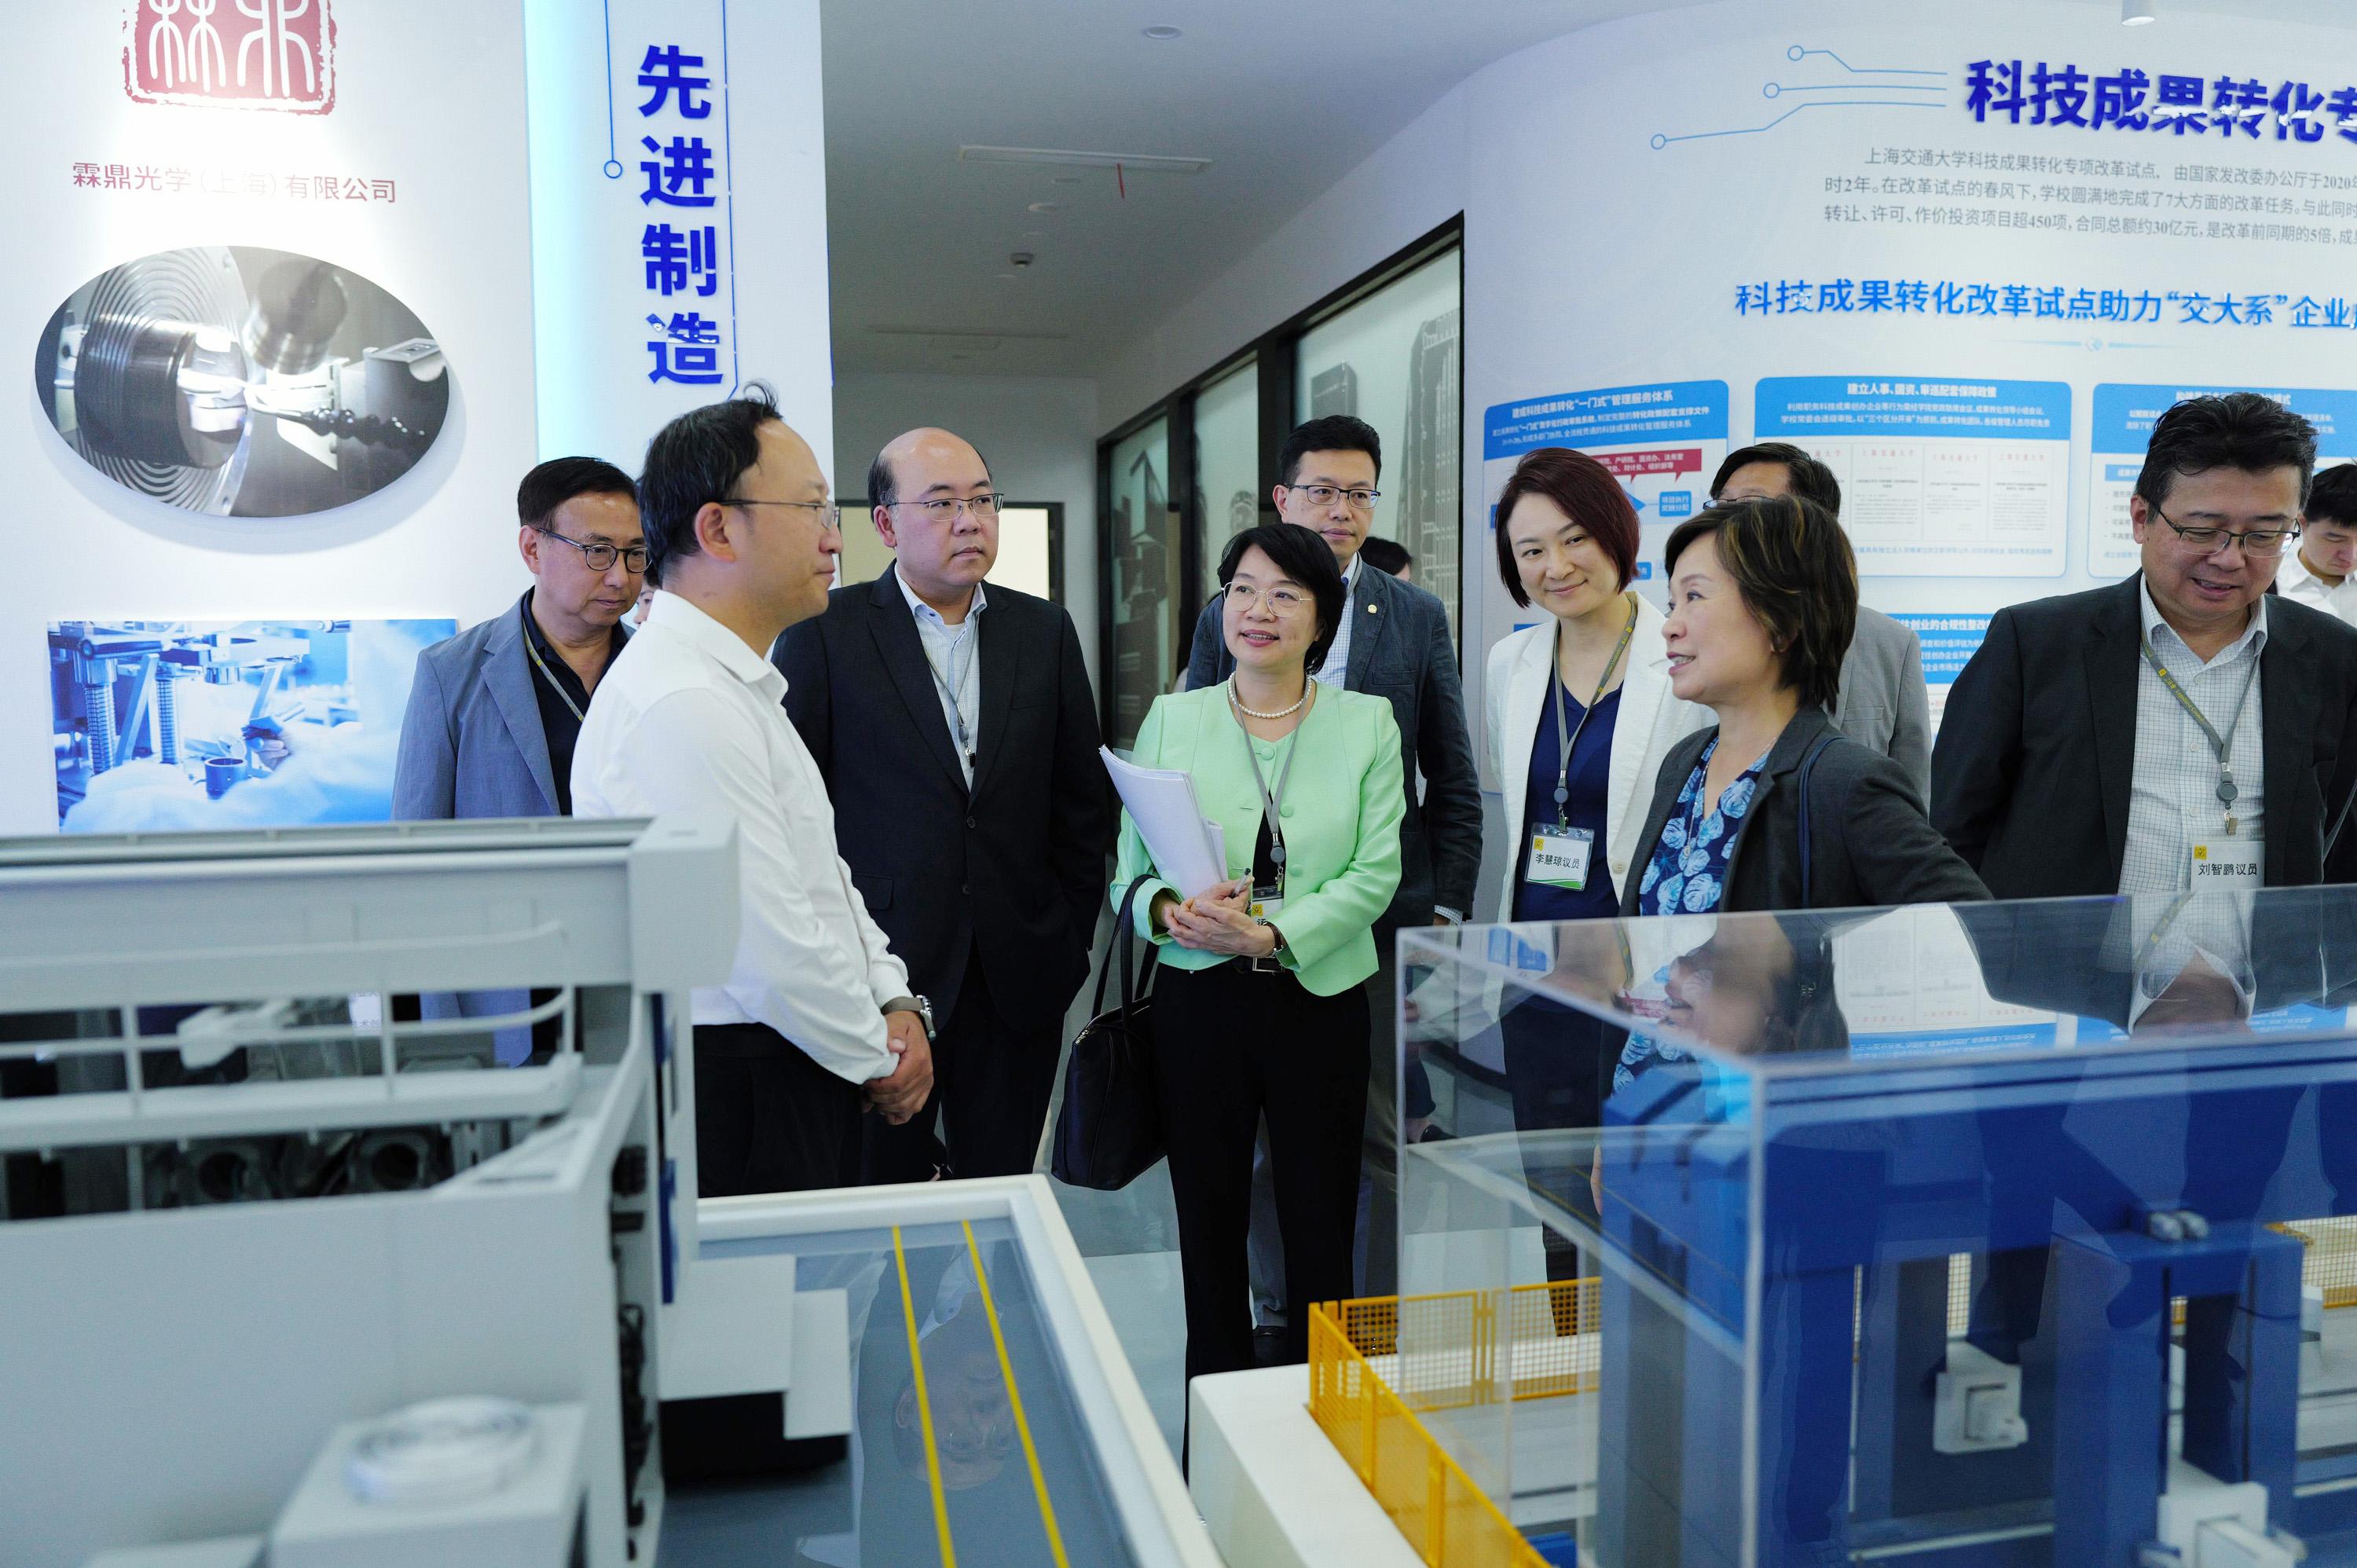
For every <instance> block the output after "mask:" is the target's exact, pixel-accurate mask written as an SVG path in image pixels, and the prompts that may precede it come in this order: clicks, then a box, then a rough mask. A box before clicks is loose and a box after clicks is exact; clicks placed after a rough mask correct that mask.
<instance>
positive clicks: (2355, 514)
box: [2276, 463, 2357, 626]
mask: <svg viewBox="0 0 2357 1568" xmlns="http://www.w3.org/2000/svg"><path fill="white" fill-rule="evenodd" d="M2352 576H2357V463H2341V464H2339V465H2337V466H2335V467H2330V468H2327V469H2325V470H2324V472H2322V473H2320V474H2319V475H2317V476H2316V482H2315V483H2314V484H2312V485H2310V486H2309V488H2308V505H2307V507H2306V508H2305V509H2304V510H2302V512H2301V514H2300V523H2299V547H2298V549H2297V550H2295V551H2293V552H2292V553H2290V554H2288V555H2287V556H2285V557H2284V564H2282V565H2281V566H2278V567H2276V592H2277V593H2279V594H2281V595H2283V596H2284V597H2286V598H2287V599H2298V601H2299V602H2300V603H2302V604H2304V605H2314V606H2315V607H2317V608H2318V609H2320V610H2322V611H2324V612H2325V613H2326V614H2328V615H2336V616H2339V617H2340V618H2341V619H2342V620H2345V621H2348V622H2349V623H2350V624H2352V626H2357V583H2353V582H2352V581H2350V579H2351V578H2352Z"/></svg>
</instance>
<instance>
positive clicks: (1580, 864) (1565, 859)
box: [1523, 828, 1596, 893]
mask: <svg viewBox="0 0 2357 1568" xmlns="http://www.w3.org/2000/svg"><path fill="white" fill-rule="evenodd" d="M1595 853H1596V834H1595V833H1594V832H1591V831H1590V830H1588V829H1587V828H1552V829H1550V828H1541V829H1540V830H1538V831H1537V832H1534V833H1533V834H1531V862H1530V867H1529V869H1528V870H1526V871H1524V872H1523V881H1525V882H1529V883H1534V884H1535V885H1536V886H1541V887H1560V888H1562V889H1564V890H1565V891H1566V892H1567V893H1583V892H1586V891H1587V864H1588V860H1589V858H1590V857H1591V856H1592V855H1593V854H1595Z"/></svg>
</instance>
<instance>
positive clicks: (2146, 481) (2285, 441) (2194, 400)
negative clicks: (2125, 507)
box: [2136, 392, 2316, 507]
mask: <svg viewBox="0 0 2357 1568" xmlns="http://www.w3.org/2000/svg"><path fill="white" fill-rule="evenodd" d="M2212 468H2240V469H2242V470H2244V472H2245V473H2252V474H2259V473H2265V472H2266V470H2268V469H2269V468H2297V469H2298V470H2299V499H2300V504H2301V505H2302V506H2303V507H2305V506H2306V505H2307V504H2308V488H2309V480H2310V479H2312V478H2314V477H2315V474H2316V426H2314V425H2313V424H2309V422H2308V421H2307V420H2305V419H2302V418H2301V417H2300V416H2299V415H2298V414H2296V413H2293V412H2292V411H2291V410H2289V409H2287V408H2286V407H2285V406H2284V405H2283V404H2281V403H2277V402H2276V400H2275V399H2273V398H2271V397H2261V396H2260V395H2259V394H2258V393H2256V392H2227V393H2225V394H2223V395H2222V396H2218V397H2189V398H2187V399H2186V400H2185V401H2184V402H2182V403H2173V404H2171V405H2170V406H2169V410H2168V412H2166V413H2163V414H2162V415H2161V416H2160V417H2159V418H2158V419H2157V420H2155V421H2153V425H2152V439H2151V440H2150V441H2148V442H2147V443H2146V444H2145V449H2144V467H2143V468H2142V470H2140V471H2139V472H2138V473H2137V475H2136V494H2138V495H2140V496H2142V497H2143V498H2144V499H2145V504H2146V505H2147V506H2158V505H2160V503H2161V502H2163V501H2165V500H2167V499H2169V489H2170V487H2171V486H2173V485H2174V484H2176V482H2177V476H2179V474H2187V475H2191V474H2205V473H2208V472H2209V471H2210V470H2211V469H2212Z"/></svg>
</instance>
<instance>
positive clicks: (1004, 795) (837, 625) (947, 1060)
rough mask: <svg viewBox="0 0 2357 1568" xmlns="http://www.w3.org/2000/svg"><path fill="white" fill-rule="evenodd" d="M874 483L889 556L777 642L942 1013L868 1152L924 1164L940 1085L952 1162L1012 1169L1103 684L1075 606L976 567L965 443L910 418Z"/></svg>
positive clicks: (975, 462)
mask: <svg viewBox="0 0 2357 1568" xmlns="http://www.w3.org/2000/svg"><path fill="white" fill-rule="evenodd" d="M867 499H868V502H869V505H870V508H871V510H870V516H871V517H872V519H873V520H874V523H875V527H876V529H877V532H879V533H880V534H882V536H883V539H884V542H885V543H886V544H888V545H890V546H891V547H892V549H893V551H894V552H895V553H896V560H895V562H894V564H893V566H892V568H891V569H890V570H889V571H887V572H886V573H885V574H884V575H882V576H881V577H878V578H877V579H876V581H874V582H872V583H859V584H856V585H849V586H845V587H840V588H837V589H835V590H834V595H833V596H832V597H831V599H830V600H829V602H828V605H827V607H826V612H825V613H824V614H823V615H821V616H819V617H817V618H814V619H811V620H806V621H802V622H800V623H799V624H797V625H794V626H791V627H788V628H786V632H785V635H784V636H782V637H780V639H778V643H777V647H776V648H775V650H773V651H772V652H771V654H770V659H771V660H772V661H773V662H774V663H775V664H776V665H777V667H778V669H779V670H780V671H782V672H783V673H784V675H785V677H786V714H787V716H788V717H790V718H791V719H792V720H793V723H794V727H795V728H796V729H797V730H799V731H801V732H802V740H803V742H804V744H806V745H807V746H809V747H810V753H811V757H813V760H815V761H816V762H817V763H818V767H819V771H820V772H821V773H822V774H823V775H824V776H825V778H826V786H827V794H828V796H829V798H830V799H831V800H833V802H834V828H835V844H836V848H837V849H838V850H839V851H840V853H841V854H842V855H843V859H844V862H845V864H846V865H849V866H850V867H851V875H852V881H853V883H854V885H855V886H857V887H858V889H859V892H860V894H861V896H862V897H863V898H864V899H865V900H866V905H867V911H868V913H869V915H870V916H872V917H873V918H874V919H875V921H876V923H877V926H879V927H881V928H882V929H883V931H884V933H885V935H886V936H888V937H889V938H890V939H891V943H892V951H893V952H894V953H895V954H897V955H898V956H899V958H900V960H901V961H903V962H904V963H906V964H907V965H908V966H909V984H910V986H911V987H912V988H913V989H915V990H916V991H917V992H919V993H921V994H923V995H924V996H926V997H927V998H929V999H930V1000H931V1003H932V1005H933V1014H934V1017H935V1019H936V1021H937V1025H936V1028H937V1032H936V1034H935V1036H934V1039H933V1098H932V1100H931V1101H929V1102H928V1103H927V1104H926V1106H925V1108H924V1110H923V1111H921V1112H919V1113H918V1114H917V1115H916V1116H915V1117H913V1118H911V1119H910V1120H909V1122H907V1123H906V1124H905V1125H902V1126H891V1125H888V1124H887V1123H886V1122H884V1120H883V1119H882V1118H880V1117H870V1118H868V1122H867V1129H866V1157H865V1160H864V1162H863V1169H864V1174H865V1176H866V1179H867V1180H869V1181H872V1182H892V1181H922V1180H924V1179H926V1178H927V1177H929V1176H933V1175H935V1174H937V1173H938V1171H939V1168H940V1165H941V1163H942V1161H941V1154H942V1144H941V1142H939V1141H937V1140H936V1138H935V1135H934V1133H933V1127H934V1123H935V1121H936V1110H937V1109H938V1112H939V1121H940V1123H941V1127H942V1133H944V1134H945V1137H946V1143H947V1144H948V1159H947V1164H948V1166H949V1170H950V1173H951V1174H952V1175H955V1176H1022V1175H1028V1173H1029V1172H1030V1170H1031V1168H1032V1165H1033V1164H1034V1162H1035V1160H1036V1159H1037V1156H1038V1154H1039V1133H1040V1130H1041V1128H1042V1127H1043V1126H1045V1124H1046V1122H1047V1115H1048V1100H1049V1091H1050V1090H1052V1088H1053V1087H1054V1083H1055V1075H1056V1062H1057V1058H1058V1056H1059V1054H1060V1051H1061V1048H1062V1046H1063V1023H1064V1010H1065V1009H1066V1008H1068V1007H1070V1006H1071V1002H1072V997H1073V995H1074V994H1075V993H1077V992H1078V991H1079V989H1080V986H1081V983H1082V981H1083V980H1084V979H1086V978H1087V975H1088V961H1089V943H1090V940H1091V939H1092V937H1093V935H1094V934H1095V931H1096V921H1097V911H1098V909H1099V908H1101V907H1102V905H1103V900H1104V886H1105V875H1106V868H1105V856H1106V854H1107V853H1108V852H1109V851H1110V850H1111V849H1112V847H1113V835H1114V811H1113V791H1112V788H1111V786H1110V784H1109V783H1108V782H1107V780H1106V778H1105V770H1104V764H1103V761H1102V760H1101V759H1100V758H1099V757H1098V756H1097V746H1098V732H1097V720H1096V699H1095V698H1094V696H1093V695H1092V693H1091V692H1090V689H1089V680H1088V673H1087V671H1086V668H1085V667H1084V666H1083V665H1082V661H1081V639H1080V637H1079V634H1078V633H1076V632H1075V631H1074V630H1073V628H1072V620H1071V617H1070V616H1069V615H1067V614H1065V613H1064V611H1063V610H1062V609H1060V608H1059V607H1057V606H1055V605H1053V604H1050V603H1049V602H1048V601H1047V600H1045V599H1040V598H1034V597H1033V596H1030V595H1028V594H1022V593H1017V592H1016V591H1015V590H1014V589H1012V588H1009V587H1006V586H1004V585H999V584H995V583H990V584H986V583H985V581H984V579H985V577H987V576H988V575H989V573H990V569H991V566H992V564H993V563H994V562H995V561H996V558H997V554H998V511H999V502H1000V497H999V494H998V489H997V486H996V484H995V483H994V482H993V481H992V478H991V475H990V468H989V466H988V465H987V464H986V463H985V462H984V461H983V458H982V454H980V453H979V452H977V451H975V450H974V447H973V446H972V445H970V444H969V443H967V442H965V441H963V440H961V439H960V438H959V437H957V436H955V435H951V434H950V433H949V432H948V431H946V430H912V431H910V432H909V433H908V434H907V435H903V436H901V437H899V439H898V440H896V441H894V442H892V443H891V444H890V445H889V446H886V447H885V448H884V450H883V451H882V452H881V453H880V454H878V455H877V458H876V462H875V465H874V466H873V467H871V468H870V469H869V470H868V475H867ZM845 525H846V526H849V520H848V519H846V520H845Z"/></svg>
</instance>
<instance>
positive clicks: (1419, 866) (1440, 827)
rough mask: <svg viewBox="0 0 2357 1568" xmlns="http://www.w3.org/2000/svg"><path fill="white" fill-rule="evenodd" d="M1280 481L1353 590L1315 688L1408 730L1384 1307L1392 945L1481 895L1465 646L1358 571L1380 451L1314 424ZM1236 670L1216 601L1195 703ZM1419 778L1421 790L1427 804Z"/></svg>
mask: <svg viewBox="0 0 2357 1568" xmlns="http://www.w3.org/2000/svg"><path fill="white" fill-rule="evenodd" d="M1277 472H1278V482H1277V485H1276V487H1275V489H1274V490H1273V491H1272V492H1271V493H1272V494H1273V496H1274V497H1275V501H1276V510H1277V515H1278V516H1279V517H1282V518H1283V519H1284V520H1285V521H1287V522H1290V523H1293V524H1295V525H1297V526H1298V527H1301V528H1307V529H1308V530H1310V531H1311V532H1315V533H1317V534H1318V535H1319V536H1321V537H1322V538H1324V540H1325V541H1326V544H1327V547H1328V548H1329V549H1330V550H1332V551H1333V553H1334V559H1335V562H1336V564H1339V565H1340V567H1341V568H1342V576H1343V582H1344V584H1345V585H1346V586H1347V587H1348V588H1349V590H1350V596H1349V598H1348V599H1347V600H1346V601H1345V603H1344V605H1343V607H1342V629H1341V631H1340V633H1339V634H1338V635H1337V636H1336V637H1335V639H1334V646H1333V648H1332V649H1331V650H1329V652H1328V654H1327V656H1326V663H1325V666H1324V668H1322V669H1321V670H1319V671H1318V680H1320V681H1328V682H1333V681H1339V682H1340V684H1341V685H1342V686H1343V687H1344V688H1345V689H1346V690H1349V691H1352V692H1367V693H1372V694H1374V695H1376V696H1379V697H1383V698H1387V699H1388V700H1389V701H1390V703H1391V704H1392V716H1393V717H1394V718H1396V719H1397V720H1398V721H1399V732H1400V753H1401V759H1402V761H1403V762H1404V763H1405V767H1404V768H1403V769H1402V772H1403V775H1404V778H1405V789H1406V792H1407V817H1406V820H1405V822H1402V823H1401V824H1400V885H1399V892H1398V894H1397V895H1396V896H1395V897H1394V898H1393V899H1392V906H1391V908H1389V909H1387V910H1385V911H1384V912H1383V918H1381V919H1380V920H1378V921H1376V922H1375V950H1376V952H1377V953H1378V955H1379V956H1380V957H1381V959H1382V967H1381V968H1380V969H1378V970H1377V971H1376V972H1375V974H1374V978H1373V979H1372V980H1370V981H1369V982H1368V983H1367V989H1368V1003H1369V1012H1370V1014H1371V1015H1372V1018H1373V1020H1374V1028H1373V1031H1372V1041H1371V1046H1372V1048H1371V1049H1370V1051H1369V1053H1368V1063H1369V1069H1370V1072H1371V1074H1372V1077H1371V1079H1370V1081H1369V1085H1368V1094H1367V1127H1366V1140H1365V1162H1364V1164H1365V1169H1366V1173H1367V1175H1368V1176H1369V1177H1370V1178H1371V1179H1372V1184H1373V1190H1374V1197H1375V1202H1374V1206H1373V1208H1372V1210H1371V1211H1370V1213H1369V1216H1368V1220H1367V1224H1366V1226H1365V1228H1364V1237H1365V1246H1366V1268H1365V1271H1364V1278H1363V1280H1362V1281H1361V1294H1366V1295H1387V1294H1391V1292H1392V1291H1393V1290H1394V1288H1395V1285H1394V1282H1395V1278H1396V1275H1395V1269H1396V1260H1394V1258H1393V1257H1392V1248H1393V1240H1394V1235H1393V1219H1392V1216H1391V1211H1390V1206H1389V1199H1390V1196H1391V1194H1392V1192H1393V1190H1394V1187H1395V1186H1396V1182H1397V1177H1398V1173H1397V1171H1396V1170H1395V1169H1394V1165H1395V1161H1396V1158H1397V1147H1398V1138H1399V1128H1398V1106H1397V1103H1396V1101H1397V1100H1398V1094H1397V1092H1396V1090H1395V1088H1394V1080H1395V1078H1396V1076H1397V1073H1398V1070H1399V1064H1398V1061H1397V1059H1396V1055H1397V1053H1396V1047H1395V1042H1394V1039H1393V1033H1394V1014H1395V1012H1396V1009H1397V1005H1398V1004H1397V1003H1396V1001H1395V1000H1394V984H1395V971H1394V958H1393V955H1394V951H1395V950H1396V949H1395V945H1394V941H1393V940H1392V939H1393V933H1394V932H1395V931H1397V930H1399V929H1402V928H1403V927H1415V926H1428V925H1432V924H1435V923H1441V924H1447V923H1451V922H1459V923H1461V922H1462V921H1463V920H1464V918H1465V916H1466V913H1467V911H1469V910H1470V909H1471V908H1473V889H1474V885H1475V884H1476V882H1478V881H1479V879H1480V874H1481V779H1480V773H1479V771H1478V770H1477V769H1476V768H1475V765H1474V761H1473V739H1472V736H1471V735H1470V734H1469V732H1468V731H1467V729H1466V725H1465V692H1464V688H1463V686H1462V685H1461V684H1460V683H1459V682H1458V674H1457V644H1456V640H1455V639H1454V638H1453V637H1452V636H1451V635H1450V632H1449V629H1448V611H1446V610H1445V609H1443V608H1442V607H1441V604H1440V601H1439V600H1438V599H1437V598H1435V597H1433V596H1431V595H1430V594H1428V593H1426V592H1425V591H1424V590H1423V589H1422V588H1419V587H1415V586H1414V585H1411V584H1407V583H1403V582H1401V581H1399V580H1398V579H1397V578H1395V577H1392V576H1389V575H1385V574H1384V573H1382V572H1379V571H1377V570H1376V569H1375V568H1374V567H1372V566H1370V565H1368V564H1365V563H1364V562H1362V561H1361V560H1360V559H1359V549H1360V546H1361V545H1362V544H1364V543H1365V542H1366V538H1367V530H1368V528H1369V526H1370V525H1372V523H1373V521H1374V510H1375V499H1376V497H1377V495H1378V493H1379V492H1378V491H1377V490H1376V489H1375V485H1376V482H1377V480H1378V479H1380V478H1381V477H1382V473H1383V441H1382V438H1381V437H1380V436H1378V435H1376V434H1375V432H1374V429H1373V428H1372V426H1370V425H1368V424H1366V423H1364V422H1363V421H1361V420H1358V419H1353V418H1351V416H1350V415H1348V414H1333V415H1329V416H1328V417H1326V418H1323V419H1313V420H1311V421H1310V422H1309V423H1308V424H1304V425H1302V426H1300V427H1299V428H1297V429H1296V430H1295V431H1294V433H1293V434H1292V435H1289V436H1287V437H1286V442H1285V446H1284V447H1283V448H1282V449H1281V450H1280V452H1279V454H1278V458H1277ZM1234 668H1235V660H1234V659H1233V658H1232V657H1231V656H1230V655H1229V653H1228V650H1227V644H1226V641H1225V640H1224V639H1222V636H1221V630H1220V607H1219V604H1218V602H1217V601H1216V600H1214V601H1213V602H1212V603H1211V604H1208V605H1206V606H1204V607H1203V614H1202V617H1201V618H1200V619H1199V620H1198V621H1197V622H1196V623H1195V642H1194V648H1193V650H1192V652H1191V654H1190V655H1189V659H1188V661H1187V686H1188V689H1189V691H1192V690H1195V689H1196V688H1199V687H1202V686H1209V685H1211V683H1213V682H1217V681H1223V680H1225V679H1227V677H1228V673H1229V671H1232V670H1233V669H1234ZM1419 773H1421V774H1422V775H1423V777H1424V785H1425V788H1424V798H1423V799H1422V800H1418V799H1417V798H1416V784H1415V781H1416V776H1417V775H1418V774H1419ZM1255 1273H1260V1274H1261V1276H1262V1280H1263V1282H1264V1283H1266V1282H1267V1279H1268V1276H1267V1275H1266V1274H1265V1252H1264V1254H1263V1260H1262V1261H1261V1262H1256V1265H1255ZM1278 1294H1280V1295H1281V1293H1278Z"/></svg>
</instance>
